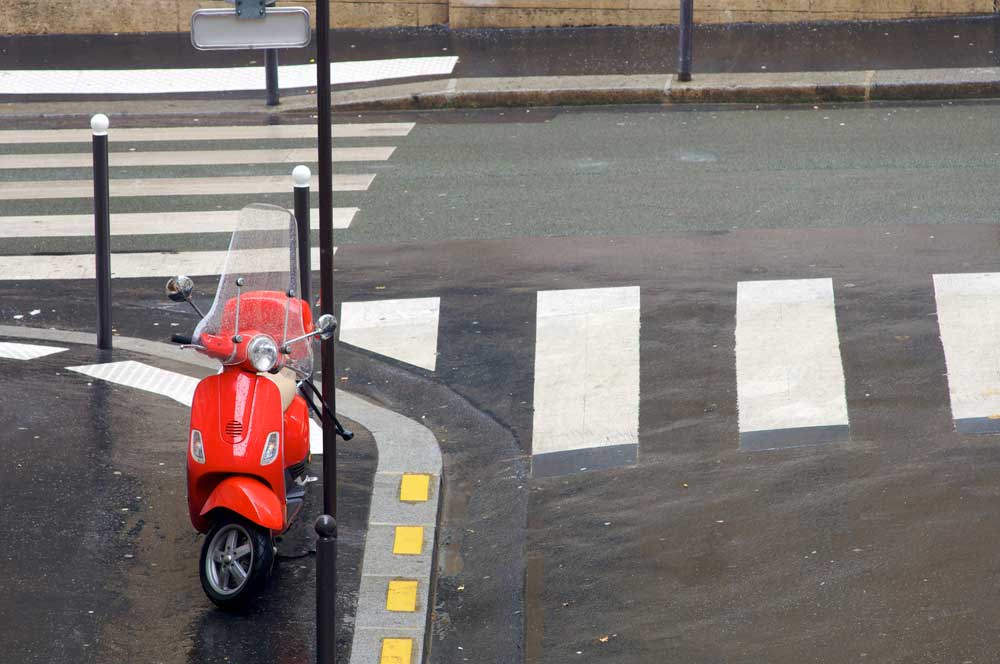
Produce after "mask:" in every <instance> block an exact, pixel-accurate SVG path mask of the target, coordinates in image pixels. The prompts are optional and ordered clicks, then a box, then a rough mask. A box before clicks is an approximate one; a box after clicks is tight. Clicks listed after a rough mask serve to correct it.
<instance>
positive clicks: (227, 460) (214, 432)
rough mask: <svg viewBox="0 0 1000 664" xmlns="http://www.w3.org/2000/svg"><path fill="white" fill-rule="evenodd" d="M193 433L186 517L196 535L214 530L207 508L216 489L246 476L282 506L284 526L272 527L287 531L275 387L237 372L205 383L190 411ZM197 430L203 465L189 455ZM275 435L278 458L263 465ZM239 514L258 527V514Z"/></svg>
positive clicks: (233, 369) (224, 373)
mask: <svg viewBox="0 0 1000 664" xmlns="http://www.w3.org/2000/svg"><path fill="white" fill-rule="evenodd" d="M191 430H192V431H191V433H189V438H188V452H187V478H188V511H189V513H190V517H191V523H192V525H194V527H195V529H196V530H198V531H199V532H207V531H208V529H209V528H210V527H211V525H212V524H211V521H210V520H209V519H206V518H205V516H204V514H205V512H203V507H204V506H205V504H206V503H207V502H208V500H209V497H210V496H211V495H212V494H213V492H214V491H215V489H216V488H217V487H218V486H219V485H220V484H221V483H222V482H223V481H224V480H226V479H227V478H231V477H233V476H244V477H248V478H257V480H259V481H260V482H261V483H263V485H264V487H266V488H267V489H268V490H269V491H270V493H271V495H272V497H273V498H274V500H276V501H277V502H278V503H279V504H280V505H281V509H280V510H279V513H280V514H281V516H282V519H281V523H280V524H278V526H277V527H271V526H268V527H269V528H271V529H272V530H275V531H278V532H281V531H283V530H284V529H285V528H286V527H287V525H288V524H287V522H286V520H285V518H284V514H285V509H284V497H285V472H284V468H285V462H284V451H285V441H284V437H285V432H284V416H283V414H282V411H281V394H280V392H279V391H278V388H277V387H276V386H275V385H274V383H272V382H271V381H270V380H268V379H267V378H264V377H261V376H258V375H256V374H254V373H250V372H248V371H245V370H242V369H240V368H238V367H233V366H228V367H225V368H224V369H223V371H222V373H220V374H217V375H215V376H209V377H207V378H205V379H203V380H202V381H201V382H200V383H199V384H198V387H197V388H196V389H195V393H194V400H193V402H192V405H191ZM195 430H197V431H199V432H200V433H201V437H202V441H203V446H204V450H205V463H199V462H198V461H196V460H195V459H194V457H193V456H192V454H191V436H192V435H194V434H193V432H194V431H195ZM273 432H277V433H278V436H279V441H280V442H279V451H278V455H277V458H275V460H274V461H272V462H271V463H269V464H267V465H261V456H262V455H263V452H264V446H265V443H266V441H267V437H268V435H269V434H271V433H273ZM246 495H256V494H246ZM260 509H267V508H260ZM239 513H240V514H241V515H242V516H244V517H246V518H248V519H250V520H251V521H255V522H256V521H257V519H256V518H255V516H256V515H257V514H258V512H257V511H256V510H250V511H249V513H243V512H239ZM261 525H263V524H261Z"/></svg>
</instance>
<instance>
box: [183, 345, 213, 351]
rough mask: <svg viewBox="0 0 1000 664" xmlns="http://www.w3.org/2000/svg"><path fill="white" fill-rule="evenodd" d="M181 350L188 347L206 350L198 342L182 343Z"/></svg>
mask: <svg viewBox="0 0 1000 664" xmlns="http://www.w3.org/2000/svg"><path fill="white" fill-rule="evenodd" d="M180 348H181V350H187V349H188V348H194V349H195V350H207V349H206V348H205V347H204V346H200V345H198V344H183V345H181V347H180Z"/></svg>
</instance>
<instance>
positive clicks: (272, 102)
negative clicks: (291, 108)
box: [264, 48, 280, 106]
mask: <svg viewBox="0 0 1000 664" xmlns="http://www.w3.org/2000/svg"><path fill="white" fill-rule="evenodd" d="M264 76H265V78H266V79H267V105H268V106H277V105H278V104H279V103H280V99H279V95H278V52H277V51H276V50H274V49H273V48H269V49H267V50H266V51H264Z"/></svg>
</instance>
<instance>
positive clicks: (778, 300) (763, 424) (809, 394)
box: [736, 279, 848, 434]
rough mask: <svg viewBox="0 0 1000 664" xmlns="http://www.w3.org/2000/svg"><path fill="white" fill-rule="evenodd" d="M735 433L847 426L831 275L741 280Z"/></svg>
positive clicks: (738, 316)
mask: <svg viewBox="0 0 1000 664" xmlns="http://www.w3.org/2000/svg"><path fill="white" fill-rule="evenodd" d="M736 390H737V395H738V399H739V426H740V433H741V434H744V433H747V432H758V431H772V430H777V429H798V428H805V427H830V426H841V425H847V424H848V418H847V398H846V395H845V391H844V369H843V365H842V363H841V357H840V340H839V336H838V334H837V318H836V313H835V310H834V299H833V281H832V280H830V279H799V280H787V281H741V282H739V284H738V286H737V295H736Z"/></svg>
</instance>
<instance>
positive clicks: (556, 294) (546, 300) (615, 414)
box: [531, 286, 639, 455]
mask: <svg viewBox="0 0 1000 664" xmlns="http://www.w3.org/2000/svg"><path fill="white" fill-rule="evenodd" d="M537 306H538V313H537V320H536V332H535V414H534V424H533V433H532V450H531V451H532V454H533V455H539V454H547V453H552V452H566V451H570V450H581V449H589V448H597V447H609V446H619V445H638V442H639V287H638V286H631V287H625V288H593V289H579V290H557V291H540V292H539V293H538V305H537Z"/></svg>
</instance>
